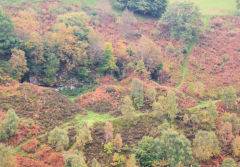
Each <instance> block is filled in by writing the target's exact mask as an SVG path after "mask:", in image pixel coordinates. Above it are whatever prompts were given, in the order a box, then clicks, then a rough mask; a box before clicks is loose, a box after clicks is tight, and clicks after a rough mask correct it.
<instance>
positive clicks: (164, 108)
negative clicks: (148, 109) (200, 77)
mask: <svg viewBox="0 0 240 167" xmlns="http://www.w3.org/2000/svg"><path fill="white" fill-rule="evenodd" d="M153 110H154V112H155V114H156V116H157V117H158V118H161V117H162V116H164V115H167V116H168V117H169V118H170V119H171V120H172V121H173V120H174V119H175V117H176V114H177V113H179V109H178V103H177V96H176V94H175V92H173V91H171V90H169V91H168V94H167V96H166V97H164V96H159V97H158V101H157V102H156V103H154V104H153Z"/></svg>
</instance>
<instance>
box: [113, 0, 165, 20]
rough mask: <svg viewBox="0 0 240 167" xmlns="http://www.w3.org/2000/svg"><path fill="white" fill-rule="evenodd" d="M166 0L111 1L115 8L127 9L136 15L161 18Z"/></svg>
mask: <svg viewBox="0 0 240 167" xmlns="http://www.w3.org/2000/svg"><path fill="white" fill-rule="evenodd" d="M167 3H168V1H167V0H113V1H112V4H113V6H114V7H115V8H117V9H120V10H124V9H126V8H128V9H129V10H132V11H134V12H136V13H139V14H143V15H151V16H154V17H161V15H162V14H163V13H164V12H165V9H166V7H167Z"/></svg>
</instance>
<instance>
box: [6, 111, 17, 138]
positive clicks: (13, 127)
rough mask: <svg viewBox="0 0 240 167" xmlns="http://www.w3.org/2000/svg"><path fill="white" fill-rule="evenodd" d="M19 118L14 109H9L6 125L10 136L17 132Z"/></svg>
mask: <svg viewBox="0 0 240 167" xmlns="http://www.w3.org/2000/svg"><path fill="white" fill-rule="evenodd" d="M18 123H19V118H18V116H17V114H16V113H15V111H14V110H13V109H9V110H8V112H7V114H6V119H5V120H4V126H5V130H6V132H7V134H8V135H9V137H11V136H13V135H15V134H16V133H17V128H18Z"/></svg>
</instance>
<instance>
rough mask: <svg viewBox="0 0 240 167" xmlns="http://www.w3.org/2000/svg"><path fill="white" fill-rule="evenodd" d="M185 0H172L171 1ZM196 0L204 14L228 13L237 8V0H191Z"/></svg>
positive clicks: (194, 0) (193, 0)
mask: <svg viewBox="0 0 240 167" xmlns="http://www.w3.org/2000/svg"><path fill="white" fill-rule="evenodd" d="M176 1H184V0H170V2H176ZM190 1H192V2H194V3H195V4H196V5H197V6H198V7H199V9H200V11H201V12H202V14H204V15H228V14H232V13H233V12H234V11H235V10H236V1H235V0H190Z"/></svg>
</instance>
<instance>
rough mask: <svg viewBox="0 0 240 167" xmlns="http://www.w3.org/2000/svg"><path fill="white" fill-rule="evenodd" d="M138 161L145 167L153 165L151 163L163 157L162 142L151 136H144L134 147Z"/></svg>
mask: <svg viewBox="0 0 240 167" xmlns="http://www.w3.org/2000/svg"><path fill="white" fill-rule="evenodd" d="M134 153H135V155H136V159H137V161H139V162H140V165H141V166H143V167H151V164H152V163H153V162H154V161H156V160H158V159H161V158H162V155H163V152H162V149H161V142H160V141H159V140H158V139H153V138H152V137H149V136H144V137H143V138H142V140H141V141H139V142H138V145H137V146H136V147H134Z"/></svg>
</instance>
